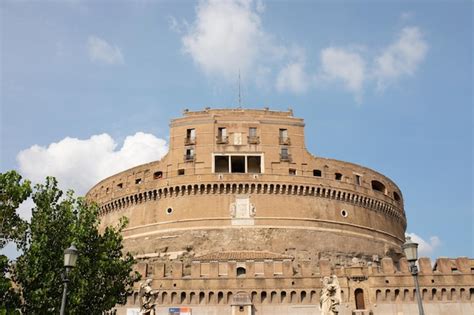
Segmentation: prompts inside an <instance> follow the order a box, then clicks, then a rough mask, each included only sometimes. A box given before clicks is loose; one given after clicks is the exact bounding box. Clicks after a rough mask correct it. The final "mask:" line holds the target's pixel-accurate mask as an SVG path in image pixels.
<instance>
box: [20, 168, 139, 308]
mask: <svg viewBox="0 0 474 315" xmlns="http://www.w3.org/2000/svg"><path fill="white" fill-rule="evenodd" d="M57 185H58V184H57V181H56V179H54V178H52V177H48V178H47V179H46V183H45V184H44V185H36V186H35V192H34V193H33V201H34V203H35V208H34V209H33V213H32V218H31V223H30V225H29V228H28V230H27V242H26V243H25V244H24V245H23V246H22V250H23V254H22V255H21V256H20V257H19V258H18V260H17V263H16V266H15V272H14V276H15V280H16V281H17V283H18V284H19V285H20V287H21V291H22V298H23V305H22V309H23V311H24V312H25V313H27V314H52V313H58V312H59V308H60V304H61V296H62V289H63V283H62V273H63V271H64V267H63V257H64V256H63V255H64V249H66V248H68V247H69V246H70V245H71V244H74V245H75V246H76V247H77V249H78V251H79V256H78V261H77V267H76V268H74V269H73V270H72V271H71V272H70V274H69V279H70V285H69V286H68V306H67V310H68V311H69V312H70V313H71V314H101V313H102V312H104V311H107V310H110V309H111V308H112V307H113V306H114V305H116V304H117V303H122V304H123V303H125V301H126V297H127V295H128V294H129V293H130V292H129V291H130V290H131V287H132V285H133V283H134V282H135V281H138V280H139V279H138V274H137V273H135V274H132V266H133V264H134V263H135V261H134V259H133V257H132V256H131V255H130V254H128V253H127V254H126V255H123V252H122V249H123V246H122V236H121V234H120V232H121V231H122V229H123V228H124V227H125V226H126V223H127V222H126V220H121V223H120V225H119V226H118V227H107V228H105V230H104V231H103V233H100V232H99V230H98V227H99V223H100V221H99V217H98V207H97V205H95V204H89V203H87V202H86V201H85V200H84V199H83V198H75V197H74V196H73V193H72V191H69V192H67V193H66V194H65V195H64V194H63V192H62V191H61V190H60V189H58V187H57ZM63 195H64V196H63Z"/></svg>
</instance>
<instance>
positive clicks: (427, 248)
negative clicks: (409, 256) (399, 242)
mask: <svg viewBox="0 0 474 315" xmlns="http://www.w3.org/2000/svg"><path fill="white" fill-rule="evenodd" d="M406 235H407V236H410V237H411V240H412V241H413V242H415V243H418V257H432V255H433V254H434V253H435V251H436V250H437V249H438V247H439V246H440V245H441V240H440V239H439V237H438V236H431V237H430V239H429V241H426V240H424V239H423V238H421V237H420V236H419V235H417V234H415V233H406Z"/></svg>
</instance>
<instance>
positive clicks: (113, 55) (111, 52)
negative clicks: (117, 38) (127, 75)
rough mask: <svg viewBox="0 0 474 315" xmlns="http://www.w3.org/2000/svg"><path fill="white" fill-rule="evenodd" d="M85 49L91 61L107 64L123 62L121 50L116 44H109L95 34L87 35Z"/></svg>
mask: <svg viewBox="0 0 474 315" xmlns="http://www.w3.org/2000/svg"><path fill="white" fill-rule="evenodd" d="M87 50H88V53H89V58H90V60H91V61H93V62H99V63H105V64H109V65H120V64H124V57H123V55H122V51H121V50H120V48H119V47H118V46H115V45H112V44H109V43H108V42H106V41H105V40H103V39H101V38H99V37H97V36H94V35H92V36H89V38H88V39H87Z"/></svg>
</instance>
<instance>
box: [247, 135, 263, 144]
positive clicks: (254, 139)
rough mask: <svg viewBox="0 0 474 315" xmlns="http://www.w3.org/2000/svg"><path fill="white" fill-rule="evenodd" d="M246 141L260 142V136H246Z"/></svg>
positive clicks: (251, 142) (249, 142) (250, 142)
mask: <svg viewBox="0 0 474 315" xmlns="http://www.w3.org/2000/svg"><path fill="white" fill-rule="evenodd" d="M247 143H248V144H259V143H260V137H258V136H248V137H247Z"/></svg>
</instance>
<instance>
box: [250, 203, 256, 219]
mask: <svg viewBox="0 0 474 315" xmlns="http://www.w3.org/2000/svg"><path fill="white" fill-rule="evenodd" d="M256 214H257V208H255V205H254V204H253V203H251V204H250V216H251V217H252V218H253V217H254V216H255V215H256Z"/></svg>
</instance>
